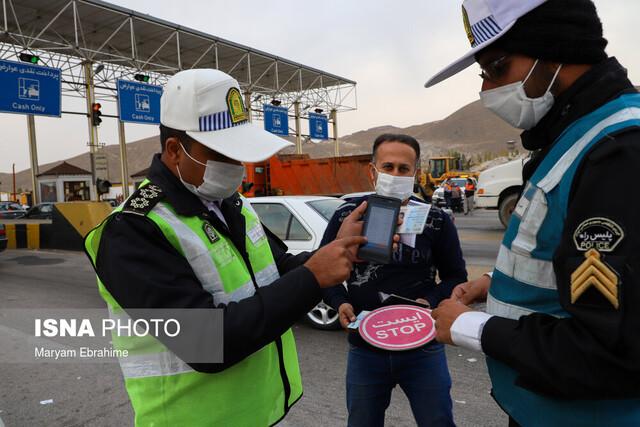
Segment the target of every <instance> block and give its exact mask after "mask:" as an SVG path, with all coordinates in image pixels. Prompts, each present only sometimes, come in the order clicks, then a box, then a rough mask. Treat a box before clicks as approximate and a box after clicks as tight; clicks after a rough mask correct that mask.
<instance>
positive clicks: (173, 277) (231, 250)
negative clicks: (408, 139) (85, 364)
mask: <svg viewBox="0 0 640 427" xmlns="http://www.w3.org/2000/svg"><path fill="white" fill-rule="evenodd" d="M161 108H162V110H161V120H160V121H161V126H160V133H161V135H160V137H161V143H162V144H161V145H162V153H161V154H160V155H156V156H155V157H154V159H153V162H152V164H151V168H150V170H149V174H148V179H147V180H146V181H145V182H144V183H143V184H142V185H141V187H140V188H139V189H138V190H137V191H136V192H135V193H134V194H133V195H132V196H131V197H130V198H129V199H128V200H127V201H126V202H125V203H124V204H123V205H122V206H121V207H119V208H117V209H116V210H115V211H114V212H113V213H112V214H111V215H110V216H109V217H108V218H107V219H106V220H105V221H104V222H103V223H102V224H100V225H99V226H98V227H97V228H95V229H94V230H93V231H92V232H91V233H90V234H89V235H88V236H87V238H86V241H85V247H86V250H87V253H88V255H89V257H90V259H91V262H92V263H93V265H94V267H95V269H96V272H97V275H98V284H99V290H100V294H101V296H102V297H103V298H104V300H105V301H106V302H107V304H108V306H109V308H110V311H111V312H112V313H113V314H115V315H120V316H121V315H123V311H122V310H123V309H124V310H125V311H126V310H129V309H207V310H212V309H216V308H218V309H221V310H223V319H224V322H223V323H224V328H223V339H224V341H223V342H224V352H223V356H224V360H223V363H190V362H189V361H188V360H186V361H183V360H182V359H181V357H180V356H181V355H183V354H186V351H185V350H187V349H185V341H184V340H183V345H182V346H178V345H175V344H172V341H169V340H167V341H164V340H163V339H162V338H161V341H162V343H161V344H162V345H155V346H154V345H149V343H148V342H146V345H147V347H144V348H134V349H133V350H134V351H133V352H132V353H133V354H131V355H129V356H128V357H122V358H121V360H120V364H121V367H122V371H123V374H124V377H125V385H126V389H127V392H128V394H129V397H130V398H131V403H132V406H133V409H134V411H135V421H136V425H141V426H147V425H153V426H178V425H183V426H199V425H207V426H208V425H216V426H222V425H224V426H252V427H253V426H266V425H272V424H275V423H277V422H278V421H279V420H280V419H282V418H283V417H284V416H285V415H286V413H287V411H288V410H289V408H290V407H291V406H292V405H293V404H294V403H295V402H296V401H297V400H298V399H299V398H300V397H301V395H302V384H301V378H300V371H299V367H298V360H297V354H296V348H295V342H294V339H293V335H292V332H291V330H290V327H291V326H292V325H293V323H294V322H295V321H296V320H297V319H299V318H300V317H301V316H303V315H304V314H305V313H306V312H307V311H309V310H310V309H311V308H313V307H314V305H315V304H316V303H317V302H318V301H319V300H320V298H321V288H323V287H326V286H331V285H334V284H336V283H341V282H342V281H343V280H345V279H346V278H347V277H348V276H349V273H350V271H351V269H352V261H353V260H354V259H355V252H356V248H357V246H358V245H359V244H362V243H363V242H365V241H366V239H365V238H364V237H360V236H357V235H358V234H360V231H361V224H359V222H356V221H351V219H350V220H349V221H350V222H351V224H350V225H351V226H353V229H352V230H351V231H349V224H348V225H347V226H345V227H344V228H343V229H342V230H341V233H342V234H341V235H339V236H338V240H335V241H333V242H331V243H329V244H328V245H326V246H324V247H323V248H321V249H320V250H318V251H317V252H315V254H309V253H303V254H300V255H298V256H292V255H288V254H287V253H286V249H287V248H286V246H284V244H283V243H282V242H281V241H280V240H278V238H277V237H275V235H273V234H272V233H271V232H270V231H269V230H268V229H266V228H264V227H263V226H262V225H261V223H260V220H259V218H258V217H257V215H256V213H255V211H254V210H253V209H252V208H251V205H250V204H249V202H248V201H247V200H246V199H244V198H243V197H242V196H240V195H239V194H238V193H237V192H236V189H237V188H238V186H239V185H240V183H241V181H242V178H243V175H244V167H243V165H242V163H241V162H258V161H263V160H265V159H267V158H268V157H270V156H272V155H274V154H275V153H276V152H278V151H279V150H280V149H282V148H284V147H286V146H288V145H290V144H289V143H288V142H286V141H284V140H282V139H280V138H278V137H276V136H274V135H271V134H270V133H268V132H266V131H264V130H262V129H261V128H260V127H258V126H255V125H252V124H251V123H250V122H249V120H248V119H249V118H248V113H247V110H246V109H245V107H244V105H243V101H242V96H241V93H240V88H239V86H238V83H237V82H236V80H234V79H233V78H231V77H230V76H229V75H227V74H225V73H223V72H220V71H218V70H209V69H194V70H188V71H182V72H179V73H178V74H176V75H175V76H173V77H171V79H169V81H168V83H167V85H166V88H165V91H164V93H163V95H162V99H161ZM361 214H362V209H360V210H359V212H358V213H357V214H356V215H361ZM356 215H354V216H353V217H351V218H355V216H356ZM347 232H349V233H350V235H351V237H344V238H342V237H343V236H344V235H345V233H347ZM124 314H125V315H126V313H124ZM131 317H134V315H133V314H132V315H131ZM216 326H217V327H219V324H218V325H213V324H211V323H206V322H204V323H203V324H201V325H197V327H193V326H191V327H188V329H189V330H186V331H184V330H183V331H182V333H185V334H187V336H188V337H189V340H187V341H186V346H187V347H193V348H198V347H199V346H200V345H201V343H202V342H208V341H211V340H212V339H213V337H214V334H215V331H216V329H215V328H216ZM185 328H187V327H185ZM165 338H166V337H165ZM154 341H155V340H154ZM118 342H121V343H122V342H124V341H122V340H119V341H118ZM114 344H116V340H115V339H114ZM219 345H222V342H221V343H219ZM135 350H137V351H135ZM185 362H187V363H185Z"/></svg>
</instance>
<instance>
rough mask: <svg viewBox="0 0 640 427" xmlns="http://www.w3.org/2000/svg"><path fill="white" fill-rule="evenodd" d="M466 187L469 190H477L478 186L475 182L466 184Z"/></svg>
mask: <svg viewBox="0 0 640 427" xmlns="http://www.w3.org/2000/svg"><path fill="white" fill-rule="evenodd" d="M464 189H465V190H467V191H476V186H475V185H473V184H465V186H464Z"/></svg>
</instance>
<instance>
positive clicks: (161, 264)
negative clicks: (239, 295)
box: [96, 214, 321, 372]
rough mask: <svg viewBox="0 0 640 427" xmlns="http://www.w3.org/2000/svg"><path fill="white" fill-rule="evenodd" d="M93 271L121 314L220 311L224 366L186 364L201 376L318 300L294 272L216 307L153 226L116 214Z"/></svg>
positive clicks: (309, 282) (268, 338) (203, 332)
mask: <svg viewBox="0 0 640 427" xmlns="http://www.w3.org/2000/svg"><path fill="white" fill-rule="evenodd" d="M96 270H97V274H98V276H99V277H100V279H101V280H102V282H103V284H104V286H105V287H106V288H107V290H108V291H109V292H110V293H111V295H112V296H113V297H114V298H115V300H116V301H117V302H118V303H119V304H120V305H121V306H122V307H123V308H124V309H125V310H126V309H128V308H200V309H202V308H211V309H213V308H221V309H223V310H224V363H219V364H214V363H211V364H207V363H197V364H190V366H191V367H192V368H193V369H195V370H197V371H200V372H220V371H223V370H225V369H227V368H229V367H231V366H232V365H234V364H236V363H238V362H239V361H241V360H243V359H244V358H246V357H247V356H249V355H250V354H252V353H254V352H256V351H257V350H259V349H260V348H262V347H263V346H265V345H266V344H268V343H270V342H273V341H274V340H275V339H276V338H278V337H279V336H280V335H282V334H283V333H284V332H286V330H287V329H288V328H290V327H291V326H292V325H293V324H294V323H295V322H296V320H298V319H299V318H300V317H301V316H302V315H304V314H305V313H306V312H308V311H309V310H311V309H312V308H313V307H314V306H315V304H317V302H318V301H319V300H320V298H321V292H320V287H319V286H318V283H317V281H316V279H315V277H314V275H313V274H312V273H311V272H310V271H309V270H308V269H307V268H305V267H304V266H298V267H295V268H291V269H290V270H289V272H288V273H287V274H285V275H283V276H282V277H281V278H280V279H279V280H277V281H275V282H273V283H272V284H271V285H270V286H266V287H262V288H260V289H259V290H258V291H257V292H256V294H255V295H254V296H252V297H250V298H247V299H244V300H242V301H240V302H237V303H229V304H228V305H226V306H225V305H217V306H216V305H215V303H214V301H213V298H212V296H211V294H209V293H208V292H207V291H205V290H204V289H203V288H202V286H201V284H200V282H199V281H198V280H197V278H196V276H195V274H194V272H193V270H192V269H191V266H190V265H189V263H188V262H187V261H186V260H185V259H184V257H182V256H181V255H180V254H179V253H178V252H177V251H176V249H175V248H173V247H172V246H171V244H170V243H169V242H168V241H167V240H166V239H165V238H164V236H163V235H162V233H161V231H160V230H159V229H158V228H157V226H156V225H155V224H154V223H153V222H152V221H151V220H149V219H147V218H145V217H141V216H135V215H130V214H118V215H116V216H115V217H114V218H113V219H112V220H111V221H110V222H109V223H108V224H107V225H106V226H105V229H104V232H103V236H102V239H101V242H100V248H99V252H98V261H97V265H96ZM213 330H214V328H213V327H212V325H201V327H199V328H198V330H191V331H185V332H186V333H187V334H189V336H190V337H193V339H195V340H207V339H211V337H212V336H213ZM161 339H162V338H161ZM194 342H198V341H194ZM163 343H164V344H165V345H167V347H169V349H170V350H172V351H173V352H174V353H176V354H177V355H178V356H179V357H180V355H181V354H184V353H183V352H182V349H181V348H179V347H176V346H175V344H174V343H173V342H172V341H170V340H167V341H166V342H165V341H163ZM172 346H173V347H172Z"/></svg>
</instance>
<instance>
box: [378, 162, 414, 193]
mask: <svg viewBox="0 0 640 427" xmlns="http://www.w3.org/2000/svg"><path fill="white" fill-rule="evenodd" d="M374 169H375V167H374ZM376 173H377V175H378V177H377V179H376V194H379V195H380V196H386V197H395V198H396V199H400V200H402V201H405V200H407V199H408V198H409V197H411V195H412V194H413V182H414V180H415V176H394V175H389V174H386V173H382V172H380V171H379V170H378V169H376Z"/></svg>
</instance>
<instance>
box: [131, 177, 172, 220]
mask: <svg viewBox="0 0 640 427" xmlns="http://www.w3.org/2000/svg"><path fill="white" fill-rule="evenodd" d="M163 198H164V193H163V192H162V189H161V188H160V187H158V186H157V185H155V184H148V185H145V186H144V187H141V188H138V189H137V190H136V191H135V192H134V193H133V194H132V195H131V197H129V199H128V200H127V202H126V203H125V204H124V206H123V207H122V212H123V213H131V214H135V215H142V216H145V215H146V214H148V213H149V212H150V211H151V209H153V207H154V206H155V205H156V204H158V202H159V201H160V200H162V199H163Z"/></svg>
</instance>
